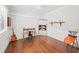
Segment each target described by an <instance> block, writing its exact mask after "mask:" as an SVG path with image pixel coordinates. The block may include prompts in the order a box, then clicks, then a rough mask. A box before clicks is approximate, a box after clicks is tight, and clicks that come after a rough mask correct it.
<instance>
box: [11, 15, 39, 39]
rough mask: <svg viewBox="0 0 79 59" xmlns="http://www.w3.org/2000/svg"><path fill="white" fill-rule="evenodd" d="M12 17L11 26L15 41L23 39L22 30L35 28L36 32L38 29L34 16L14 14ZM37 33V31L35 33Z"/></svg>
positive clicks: (36, 19) (36, 18)
mask: <svg viewBox="0 0 79 59" xmlns="http://www.w3.org/2000/svg"><path fill="white" fill-rule="evenodd" d="M11 16H12V26H13V28H14V32H15V34H16V36H17V39H21V38H23V36H22V33H23V28H33V27H35V28H36V30H37V29H38V28H37V27H38V25H37V24H38V22H37V21H38V17H35V16H27V15H20V14H15V15H13V14H12V15H11ZM37 32H38V31H37Z"/></svg>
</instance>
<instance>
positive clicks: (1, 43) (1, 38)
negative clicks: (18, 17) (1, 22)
mask: <svg viewBox="0 0 79 59" xmlns="http://www.w3.org/2000/svg"><path fill="white" fill-rule="evenodd" d="M2 7H4V6H2ZM4 9H5V10H2V11H3V12H2V11H0V13H4V14H3V15H4V17H6V16H7V11H8V10H7V9H6V8H5V7H4ZM5 19H6V18H5ZM9 38H10V30H9V28H7V30H6V31H4V32H3V33H0V52H4V51H5V49H6V47H7V45H8V43H9V41H10V39H9Z"/></svg>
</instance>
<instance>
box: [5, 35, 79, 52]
mask: <svg viewBox="0 0 79 59" xmlns="http://www.w3.org/2000/svg"><path fill="white" fill-rule="evenodd" d="M77 52H78V50H77V49H76V48H74V47H72V46H67V45H66V44H64V43H63V42H61V41H59V40H57V39H54V38H51V37H48V36H41V35H38V36H35V37H33V39H32V40H31V41H29V40H28V39H27V38H26V39H19V40H17V41H15V42H10V43H9V45H8V47H7V48H6V50H5V53H77Z"/></svg>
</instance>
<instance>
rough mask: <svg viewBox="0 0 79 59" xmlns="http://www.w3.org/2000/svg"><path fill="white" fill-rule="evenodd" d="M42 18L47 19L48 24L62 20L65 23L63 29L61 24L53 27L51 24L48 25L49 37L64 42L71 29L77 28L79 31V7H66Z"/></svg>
mask: <svg viewBox="0 0 79 59" xmlns="http://www.w3.org/2000/svg"><path fill="white" fill-rule="evenodd" d="M42 17H43V18H45V19H47V20H48V22H50V21H58V20H60V19H62V20H63V21H65V23H64V24H62V26H61V27H60V26H59V24H54V25H53V26H51V25H50V23H48V36H51V37H54V38H57V39H59V40H61V41H63V40H64V37H65V36H67V35H68V30H69V29H70V28H72V27H73V28H75V27H76V28H78V29H79V6H65V7H62V8H60V9H57V10H55V11H51V12H48V13H45V14H43V16H42ZM78 40H79V35H78Z"/></svg>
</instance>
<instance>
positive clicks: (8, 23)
mask: <svg viewBox="0 0 79 59" xmlns="http://www.w3.org/2000/svg"><path fill="white" fill-rule="evenodd" d="M10 26H11V17H10V16H8V17H7V27H10Z"/></svg>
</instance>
